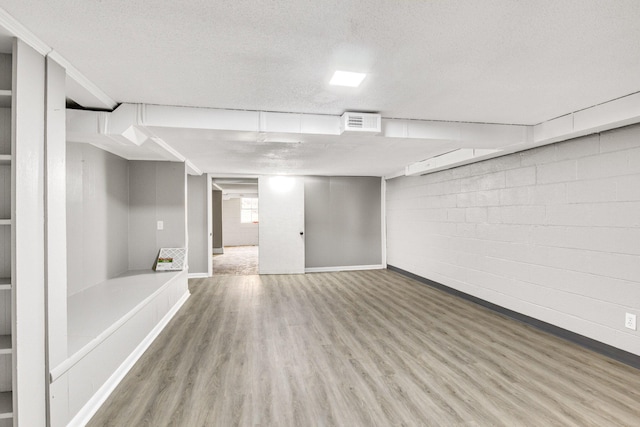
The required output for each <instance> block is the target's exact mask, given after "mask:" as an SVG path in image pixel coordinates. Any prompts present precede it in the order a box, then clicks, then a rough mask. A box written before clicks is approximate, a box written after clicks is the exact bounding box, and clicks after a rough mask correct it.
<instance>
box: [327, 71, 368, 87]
mask: <svg viewBox="0 0 640 427" xmlns="http://www.w3.org/2000/svg"><path fill="white" fill-rule="evenodd" d="M365 77H367V75H366V74H365V73H352V72H351V71H340V70H338V71H336V72H335V73H333V77H331V81H330V82H329V84H330V85H334V86H348V87H358V86H360V83H362V81H363V80H364V78H365Z"/></svg>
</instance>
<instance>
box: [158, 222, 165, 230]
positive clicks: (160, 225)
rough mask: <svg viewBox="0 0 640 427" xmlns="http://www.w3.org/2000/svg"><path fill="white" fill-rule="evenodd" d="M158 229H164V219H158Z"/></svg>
mask: <svg viewBox="0 0 640 427" xmlns="http://www.w3.org/2000/svg"><path fill="white" fill-rule="evenodd" d="M158 230H164V221H158Z"/></svg>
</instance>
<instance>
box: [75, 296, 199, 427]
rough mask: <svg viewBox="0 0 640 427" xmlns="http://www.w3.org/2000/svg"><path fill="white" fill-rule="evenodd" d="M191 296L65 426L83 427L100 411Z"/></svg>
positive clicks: (153, 332)
mask: <svg viewBox="0 0 640 427" xmlns="http://www.w3.org/2000/svg"><path fill="white" fill-rule="evenodd" d="M190 295H191V294H190V293H189V291H186V292H185V293H184V295H182V297H181V298H180V299H179V300H178V302H176V303H175V305H174V306H173V307H172V308H171V310H169V312H168V313H167V314H165V316H164V317H163V318H162V320H160V322H159V323H158V324H157V325H156V326H155V328H153V329H152V330H151V332H149V334H148V335H147V336H146V337H145V338H144V340H142V342H141V343H140V344H139V345H138V346H137V347H136V348H135V350H133V352H131V354H130V355H129V356H128V357H127V358H126V359H125V360H124V362H122V364H121V365H120V366H119V367H118V369H116V371H115V372H114V373H113V374H112V375H111V376H110V377H109V379H108V380H107V381H106V382H105V383H104V384H103V385H102V387H100V388H99V389H98V391H96V393H95V394H94V395H93V396H91V399H89V401H87V403H85V405H84V406H83V407H82V409H80V411H79V412H78V413H77V414H76V416H75V417H73V419H72V420H71V421H70V422H69V424H67V426H68V427H69V426H85V425H86V424H87V423H88V422H89V420H90V419H91V417H93V416H94V415H95V413H96V412H97V411H98V409H100V407H101V406H102V404H103V403H104V402H105V401H106V400H107V398H108V397H109V395H110V394H111V393H112V392H113V390H115V388H116V387H117V386H118V384H119V383H120V381H122V379H123V378H124V377H125V375H127V373H128V372H129V370H131V368H132V367H133V365H135V363H136V362H137V361H138V359H140V357H141V356H142V355H143V354H144V352H145V350H146V349H147V348H149V346H150V345H151V343H152V342H153V341H154V340H155V339H156V337H157V336H158V335H160V332H162V330H163V329H164V328H165V326H167V324H168V323H169V321H170V320H171V319H172V318H173V316H175V314H176V313H177V312H178V310H180V307H182V305H183V304H184V303H185V302H186V301H187V299H188V298H189V296H190Z"/></svg>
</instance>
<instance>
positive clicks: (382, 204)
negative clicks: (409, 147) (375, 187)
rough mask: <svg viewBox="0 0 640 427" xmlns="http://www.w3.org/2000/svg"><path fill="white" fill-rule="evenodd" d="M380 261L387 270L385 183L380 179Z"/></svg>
mask: <svg viewBox="0 0 640 427" xmlns="http://www.w3.org/2000/svg"><path fill="white" fill-rule="evenodd" d="M380 192H381V193H380V228H381V230H380V233H381V234H380V244H381V245H382V248H380V261H381V262H382V265H383V266H384V268H387V181H386V180H385V179H384V178H382V179H381V183H380Z"/></svg>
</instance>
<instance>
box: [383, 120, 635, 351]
mask: <svg viewBox="0 0 640 427" xmlns="http://www.w3.org/2000/svg"><path fill="white" fill-rule="evenodd" d="M386 206H387V263H388V264H389V265H392V266H395V267H399V268H401V269H404V270H407V271H410V272H412V273H414V274H417V275H419V276H422V277H425V278H428V279H431V280H434V281H436V282H439V283H442V284H444V285H446V286H450V287H452V288H455V289H457V290H460V291H462V292H465V293H468V294H471V295H473V296H476V297H479V298H482V299H484V300H487V301H490V302H492V303H495V304H498V305H500V306H503V307H506V308H508V309H511V310H515V311H517V312H520V313H523V314H525V315H528V316H531V317H534V318H537V319H540V320H543V321H545V322H548V323H551V324H554V325H556V326H559V327H561V328H565V329H568V330H570V331H573V332H576V333H578V334H581V335H584V336H587V337H589V338H592V339H595V340H598V341H601V342H604V343H606V344H609V345H612V346H615V347H617V348H620V349H623V350H625V351H628V352H631V353H634V354H637V355H640V332H639V331H633V330H630V329H626V328H625V327H624V320H625V313H633V314H636V315H637V316H639V317H640V125H634V126H630V127H625V128H620V129H616V130H612V131H608V132H605V133H602V134H596V135H590V136H587V137H582V138H578V139H574V140H570V141H565V142H561V143H557V144H553V145H548V146H544V147H539V148H536V149H533V150H529V151H525V152H521V153H515V154H511V155H508V156H504V157H500V158H495V159H491V160H488V161H484V162H480V163H475V164H471V165H467V166H463V167H459V168H455V169H450V170H446V171H442V172H438V173H434V174H429V175H425V176H421V177H401V178H396V179H392V180H389V181H387V195H386Z"/></svg>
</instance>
